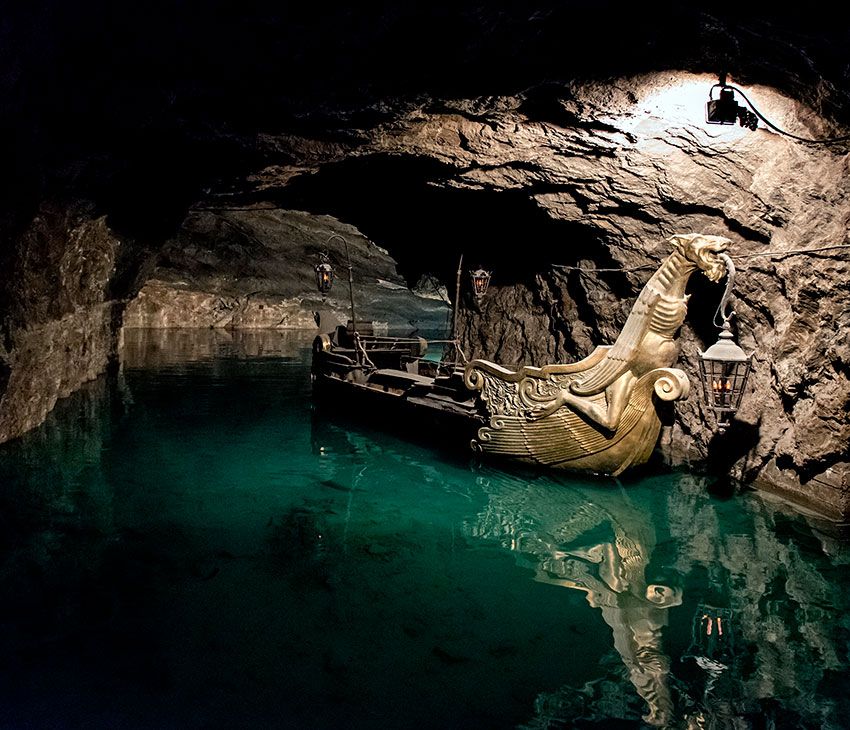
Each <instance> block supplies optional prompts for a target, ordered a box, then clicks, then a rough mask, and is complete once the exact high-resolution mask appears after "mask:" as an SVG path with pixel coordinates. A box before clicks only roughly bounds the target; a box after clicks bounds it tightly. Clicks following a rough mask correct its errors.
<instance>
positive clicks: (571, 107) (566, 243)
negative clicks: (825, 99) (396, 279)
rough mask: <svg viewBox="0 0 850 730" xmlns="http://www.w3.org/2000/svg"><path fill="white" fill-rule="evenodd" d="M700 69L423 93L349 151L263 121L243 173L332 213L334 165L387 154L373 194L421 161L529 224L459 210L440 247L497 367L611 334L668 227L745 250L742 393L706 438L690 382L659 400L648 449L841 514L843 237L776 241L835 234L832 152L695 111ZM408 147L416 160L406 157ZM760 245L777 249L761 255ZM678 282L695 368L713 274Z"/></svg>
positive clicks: (848, 309)
mask: <svg viewBox="0 0 850 730" xmlns="http://www.w3.org/2000/svg"><path fill="white" fill-rule="evenodd" d="M710 84H711V79H710V78H709V77H694V76H688V75H679V74H664V75H651V76H646V77H641V78H637V79H627V80H620V81H617V82H615V83H613V84H610V85H599V84H596V85H586V86H577V85H574V86H568V87H563V88H552V87H549V88H547V89H545V90H544V91H540V90H536V91H532V92H528V93H527V94H525V95H520V96H516V97H509V98H498V99H492V98H488V99H482V100H466V101H455V102H451V103H447V102H445V101H443V102H440V103H439V104H437V103H436V102H432V103H431V104H430V105H428V104H426V105H424V106H423V107H421V108H418V109H416V110H414V111H406V112H403V113H400V114H399V116H398V118H396V119H394V120H393V121H392V122H391V123H387V124H386V125H383V126H379V127H378V128H376V129H374V130H372V131H371V132H370V133H369V135H368V136H366V137H365V139H364V137H361V138H360V139H359V140H358V144H357V145H356V146H352V147H351V148H350V149H346V148H345V146H344V145H339V144H337V145H334V146H333V147H332V148H330V147H328V146H327V145H325V144H324V143H321V142H318V141H314V140H310V139H306V138H304V137H297V138H293V137H285V138H282V137H268V138H266V139H265V140H264V144H265V145H267V146H268V147H269V148H275V149H278V150H280V149H285V150H286V151H287V153H288V154H289V155H291V156H292V157H293V158H294V159H295V160H296V163H295V164H293V165H292V166H289V167H286V168H285V169H282V168H280V167H274V168H267V169H266V170H264V171H262V172H260V173H258V174H257V175H256V176H255V180H256V181H257V185H258V187H260V188H261V189H262V190H263V191H264V193H267V192H268V191H269V190H270V189H275V190H277V191H278V192H279V193H281V194H283V195H284V196H285V195H286V194H287V190H291V191H294V192H293V193H292V194H293V197H294V198H295V199H298V200H303V199H304V198H305V197H306V198H307V199H308V200H311V201H313V202H314V203H315V204H318V202H317V201H319V200H320V199H321V200H322V203H323V205H324V206H325V209H327V210H331V211H339V210H343V209H345V201H344V200H342V199H341V198H340V179H339V178H340V175H343V179H345V177H344V175H355V174H356V173H352V172H345V173H343V172H342V171H344V170H346V166H349V167H352V166H353V167H354V168H355V170H358V171H366V170H368V160H369V159H370V156H373V157H374V158H375V159H381V156H382V155H389V154H392V155H394V156H400V158H399V159H398V161H397V162H396V163H395V167H393V164H392V163H386V162H384V163H381V164H382V168H381V170H382V174H381V176H380V179H376V180H374V181H373V183H372V184H373V185H374V188H373V190H372V195H371V197H374V198H377V199H381V198H382V193H383V192H384V191H385V188H384V186H383V182H382V180H383V179H384V178H391V179H400V178H405V176H406V175H409V173H406V172H405V166H407V167H413V166H414V164H416V165H420V169H428V170H429V173H430V178H429V180H428V182H429V184H430V185H431V186H439V187H442V188H444V189H445V191H446V198H445V200H449V199H450V197H451V196H456V198H457V199H458V200H462V199H463V196H464V194H466V195H467V196H468V198H469V199H470V200H471V201H474V200H476V199H478V198H480V197H481V196H489V200H490V201H491V203H490V204H491V206H492V212H493V215H494V217H498V216H499V215H501V213H500V212H499V207H500V205H503V206H505V207H507V208H510V207H511V206H513V209H514V210H515V212H516V214H517V215H518V216H525V218H524V220H525V221H527V225H528V228H529V230H532V229H533V230H534V234H532V235H531V236H530V237H529V239H523V238H522V227H523V224H522V222H520V223H519V224H516V223H515V224H514V230H513V232H512V233H513V234H515V236H514V237H510V236H500V234H499V231H498V230H497V229H496V228H492V227H488V224H487V222H486V221H484V220H482V219H480V218H479V219H476V225H479V226H480V227H481V229H482V230H483V231H485V233H484V234H483V235H482V236H481V237H480V239H481V240H483V242H484V243H483V244H482V243H481V240H479V241H475V240H473V239H472V237H468V238H467V237H465V238H464V240H463V241H462V242H461V243H460V245H459V246H458V249H457V250H460V249H461V248H463V246H467V247H473V248H474V250H475V251H476V253H477V254H478V255H479V256H480V257H481V258H482V260H483V261H484V262H485V263H487V265H488V266H492V267H493V268H494V269H495V273H494V277H493V281H492V284H491V289H490V293H489V294H488V296H487V297H486V298H485V300H484V301H483V302H482V303H481V304H480V305H478V306H474V305H472V304H471V302H467V306H465V308H464V310H463V314H462V317H461V326H462V337H463V339H464V341H465V343H466V345H467V347H468V350H469V353H470V354H471V355H472V356H478V357H486V358H488V359H492V360H496V361H498V362H500V363H502V364H504V365H506V366H508V367H514V366H516V365H519V364H534V365H542V364H544V363H547V362H557V361H571V360H575V359H578V358H580V357H583V356H586V355H587V354H588V353H589V352H590V350H591V349H592V348H593V347H594V346H595V345H598V344H608V343H611V342H613V340H614V339H615V338H616V335H617V332H618V331H619V330H620V328H621V327H622V325H623V322H624V320H625V317H626V315H627V313H628V311H629V309H630V307H631V305H632V302H633V300H634V297H635V296H636V295H637V292H638V291H639V289H640V287H641V286H642V284H643V283H644V282H645V280H646V278H647V277H648V276H649V274H650V273H651V271H652V269H653V268H654V267H655V264H656V263H657V261H658V259H659V257H660V256H662V255H663V253H664V251H665V246H666V243H665V239H666V238H667V237H668V236H669V235H671V234H672V233H674V232H678V231H699V232H704V233H712V234H718V235H723V236H727V237H729V238H730V239H732V241H733V244H732V252H733V254H734V255H738V256H742V257H747V258H740V259H738V264H739V268H740V275H739V277H738V287H737V291H736V294H735V299H734V308H735V310H736V322H737V326H738V333H739V340H740V342H741V344H742V346H743V347H744V348H745V349H746V350H747V351H755V358H754V372H753V374H752V376H751V385H750V389H751V392H750V393H749V394H748V395H747V397H746V398H745V400H744V405H743V407H742V410H741V412H740V414H739V418H738V421H737V423H736V424H735V425H734V426H733V428H732V430H731V431H730V434H729V435H728V437H727V438H725V439H720V438H718V439H714V432H713V430H712V429H711V428H710V427H709V426H708V425H706V421H705V416H704V411H703V409H702V407H701V404H700V402H699V397H698V393H697V394H695V397H692V398H691V399H690V400H689V401H687V402H685V403H682V404H679V405H678V406H677V408H676V416H675V420H674V421H672V425H671V426H670V427H669V428H668V429H667V430H666V433H664V434H663V435H662V442H661V443H662V451H663V452H664V453H665V454H666V456H667V457H668V458H669V459H670V460H671V461H673V462H682V461H687V460H692V459H696V460H699V459H703V458H705V457H706V456H708V457H710V458H709V461H710V463H711V464H712V465H713V466H714V467H716V468H718V469H719V470H720V471H726V470H728V469H731V470H732V472H733V473H734V474H736V475H738V476H741V477H742V478H744V479H745V480H746V481H756V482H757V483H758V482H761V483H764V484H769V485H773V486H776V487H779V488H782V489H784V490H786V491H790V492H792V493H794V494H795V496H796V497H797V498H798V499H802V500H804V501H808V502H809V503H810V504H813V505H816V506H818V507H819V508H820V509H826V510H828V511H831V512H833V513H837V512H844V513H846V512H847V510H848V508H850V503H848V501H847V497H846V496H845V494H844V491H843V488H844V487H846V484H847V479H848V464H847V444H848V441H850V421H848V419H847V418H846V413H847V410H848V407H850V380H848V374H850V370H848V363H850V342H848V334H847V333H848V331H850V291H848V289H847V287H846V286H845V282H846V281H847V279H848V276H850V264H848V258H847V255H846V250H843V249H832V250H825V251H819V252H817V253H815V254H813V255H810V256H800V255H796V254H789V255H782V252H787V251H793V250H797V249H806V248H818V247H821V246H828V245H836V244H838V245H841V244H844V243H845V242H846V231H847V227H848V222H850V184H849V183H848V176H847V174H846V165H847V162H846V158H845V157H844V156H843V155H841V154H839V153H837V152H835V151H832V150H829V149H823V148H812V147H805V146H802V145H799V144H796V143H794V142H791V141H789V140H787V139H786V138H783V137H780V136H778V135H776V134H773V133H770V132H767V131H764V130H762V131H759V132H756V133H752V132H748V131H747V132H745V131H743V130H740V129H738V128H734V129H731V130H730V129H728V128H720V129H718V128H716V127H705V126H704V125H702V124H701V122H700V117H701V114H702V113H703V112H702V109H703V106H702V104H703V101H702V99H703V93H704V92H706V90H707V89H708V87H709V86H710ZM700 91H701V92H703V93H697V92H700ZM752 93H753V96H757V97H758V98H759V101H760V104H761V107H762V108H763V110H764V111H765V112H766V113H768V114H770V115H771V116H772V117H773V118H774V119H777V120H778V121H779V120H781V123H782V124H783V126H785V127H786V128H790V129H791V130H792V131H795V132H797V133H800V134H808V135H810V136H811V135H817V134H821V133H823V130H822V129H821V126H820V125H821V124H822V123H819V122H818V121H817V120H816V119H813V118H812V117H811V113H810V112H808V111H807V110H805V109H803V108H801V107H799V106H798V105H797V104H795V103H794V102H792V101H790V100H788V99H787V98H784V97H782V96H780V95H779V94H777V93H776V92H773V91H771V90H769V89H756V90H754V91H753V92H752ZM807 129H808V130H809V131H807ZM355 154H356V156H357V157H356V159H352V156H353V155H355ZM423 161H429V162H431V163H433V164H434V166H433V167H430V168H428V167H421V166H422V163H423ZM308 171H309V173H310V174H309V175H305V173H306V172H308ZM393 171H394V172H395V174H393ZM299 176H300V177H299ZM323 177H324V178H325V179H326V180H327V182H326V184H323ZM276 180H278V181H280V182H279V183H276ZM410 189H411V191H413V190H415V186H413V185H411V188H410ZM368 197H369V196H368V195H367V196H364V200H365V199H366V198H368ZM410 197H415V196H413V195H412V194H411V195H410ZM518 199H519V200H525V201H527V202H528V203H530V207H526V208H523V207H522V206H521V205H519V204H517V203H516V201H517V200H518ZM512 201H513V202H512ZM447 207H448V206H447ZM410 211H411V212H415V211H416V207H415V206H410ZM379 213H380V211H378V210H372V211H370V210H369V209H368V203H365V202H364V203H363V205H362V207H361V209H359V211H358V213H357V215H358V216H359V218H360V220H361V221H363V223H362V224H361V227H362V228H363V230H364V231H365V232H367V234H368V233H370V232H371V231H373V230H374V231H380V232H381V233H383V234H384V237H385V238H384V237H382V239H379V240H383V241H385V245H387V246H388V247H389V248H390V250H391V252H392V253H394V254H395V255H397V256H399V257H400V258H403V256H404V253H403V252H404V250H405V246H406V241H402V240H398V241H394V240H393V236H392V233H391V231H389V230H388V227H387V225H386V222H385V221H382V220H381V218H380V215H379ZM420 213H421V215H422V216H425V215H426V212H425V211H420ZM540 216H542V217H543V218H545V219H546V220H548V221H549V224H550V226H549V228H548V229H546V226H545V225H544V224H542V223H541V222H540V219H539V218H540ZM447 225H448V228H449V229H451V227H452V225H453V224H447ZM460 225H462V224H460ZM542 230H545V233H544V234H542V237H538V236H537V234H538V233H540V231H542ZM448 235H452V234H451V233H449V234H448ZM396 246H397V247H398V248H395V247H396ZM457 250H456V252H457ZM468 250H469V248H467V252H468ZM767 251H771V252H779V255H771V256H763V255H761V254H762V253H764V252H767ZM448 253H449V252H448V251H445V252H444V255H445V256H446V257H448ZM420 263H421V262H420ZM553 264H563V265H566V266H567V267H569V266H580V267H581V268H588V269H594V268H597V267H605V268H624V269H635V268H637V270H632V271H629V272H625V273H617V272H602V273H593V272H582V271H575V270H571V269H569V268H565V267H563V266H557V265H556V266H553ZM440 265H442V266H443V268H444V270H446V271H447V270H449V265H448V263H447V262H438V263H437V264H436V266H440ZM640 267H647V268H646V269H643V268H640ZM692 290H693V296H692V299H691V302H690V305H689V316H688V320H687V321H686V323H685V326H684V330H683V351H682V357H681V359H680V363H679V365H680V366H681V367H682V368H684V369H685V370H686V371H687V372H688V373H689V374H690V376H691V379H692V381H693V382H694V383H695V384H696V383H697V382H698V373H697V353H698V350H699V349H705V347H706V346H707V345H709V344H711V343H712V342H713V341H714V339H715V338H716V334H717V330H716V328H715V327H714V326H713V325H712V324H711V318H712V315H713V313H714V310H715V308H716V306H717V303H718V301H719V297H720V294H721V290H720V287H716V286H711V285H706V284H704V283H703V282H699V284H698V285H697V286H696V287H692ZM696 390H697V389H696V388H695V391H696Z"/></svg>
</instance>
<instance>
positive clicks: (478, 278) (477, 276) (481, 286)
mask: <svg viewBox="0 0 850 730" xmlns="http://www.w3.org/2000/svg"><path fill="white" fill-rule="evenodd" d="M492 273H493V272H492V271H485V270H484V269H481V268H478V269H475V271H470V272H469V276H470V278H471V279H472V293H473V294H474V295H475V298H476V299H478V300H479V301H480V300H481V298H482V297H483V296H484V295H485V294H486V293H487V287H488V286H490V276H491V275H492Z"/></svg>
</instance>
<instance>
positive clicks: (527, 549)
mask: <svg viewBox="0 0 850 730" xmlns="http://www.w3.org/2000/svg"><path fill="white" fill-rule="evenodd" d="M480 482H481V483H482V485H483V486H484V489H485V491H486V492H487V493H488V494H489V499H488V504H487V509H486V510H485V511H484V512H482V513H481V514H479V515H478V519H477V520H475V521H472V522H469V523H467V524H466V525H465V530H464V531H465V533H466V534H467V535H468V536H470V537H473V538H480V539H485V540H486V539H490V540H498V541H499V542H500V543H501V544H502V545H503V546H504V547H506V548H509V549H510V550H512V551H515V552H517V553H519V554H520V555H522V556H523V559H524V560H525V561H527V562H528V564H529V565H530V567H532V568H533V569H534V572H535V580H537V581H539V582H543V583H548V584H551V585H557V586H563V587H565V588H572V589H575V590H579V591H582V592H583V593H584V594H585V598H586V600H587V603H588V604H589V605H590V606H591V607H592V608H594V609H598V610H599V612H600V613H601V615H602V618H603V619H604V621H605V623H606V624H607V625H608V626H609V627H610V628H611V631H612V635H613V640H614V648H615V649H616V651H617V653H618V654H619V656H620V658H621V660H622V662H623V664H624V665H625V667H626V669H627V672H628V678H629V681H630V682H631V683H632V685H633V686H634V688H635V690H636V691H637V693H638V695H640V697H641V698H643V700H644V701H645V702H646V705H647V707H648V712H647V713H646V714H644V716H643V720H644V721H645V722H647V723H649V724H650V725H656V726H665V725H667V724H668V723H669V722H670V721H671V719H672V716H673V702H672V699H671V696H670V689H669V686H668V675H669V672H670V660H669V658H668V657H667V655H666V654H665V653H664V650H663V647H662V628H663V627H664V626H666V625H667V612H668V610H669V609H670V608H671V607H673V606H679V605H681V603H682V590H681V588H680V587H678V586H673V585H669V584H666V583H662V582H658V581H651V582H650V581H648V580H647V576H646V572H647V568H648V567H649V564H650V561H651V558H652V551H653V549H654V547H655V529H654V525H653V524H652V521H651V515H650V514H649V513H648V512H646V511H644V510H641V509H640V508H638V507H636V506H635V505H634V504H633V503H632V501H631V500H630V499H629V497H628V495H627V494H626V493H625V491H624V490H623V489H622V488H621V487H618V486H617V485H616V484H614V483H613V482H612V483H611V485H610V486H608V490H609V491H604V489H605V488H604V487H603V488H602V489H600V488H598V487H597V488H595V489H591V488H587V489H582V488H581V487H578V486H574V487H563V486H560V485H554V486H553V485H545V486H542V487H541V486H536V485H534V484H529V483H528V482H526V481H523V480H521V479H512V478H511V477H509V476H506V475H500V476H498V477H495V476H491V477H482V478H481V479H480Z"/></svg>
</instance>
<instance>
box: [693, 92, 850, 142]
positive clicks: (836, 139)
mask: <svg viewBox="0 0 850 730" xmlns="http://www.w3.org/2000/svg"><path fill="white" fill-rule="evenodd" d="M717 88H720V89H731V90H732V91H737V92H738V93H739V94H740V95H741V97H742V98H743V99H744V101H745V102H747V104H749V107H750V109H752V110H753V113H754V114H755V115H756V116H757V117H758V118H759V119H761V120H762V121H763V122H764V123H765V124H766V125H767V126H768V127H770V128H771V129H772V130H773V131H774V132H777V133H779V134H784V135H785V136H786V137H790V138H791V139H796V140H797V141H798V142H804V143H805V144H838V143H840V142H848V141H850V134H845V135H844V136H842V137H828V138H826V139H808V138H807V137H800V136H799V135H796V134H793V133H791V132H786V131H785V130H784V129H780V128H779V127H777V126H776V125H775V124H774V123H773V122H771V121H770V120H769V119H768V118H767V117H766V116H765V115H764V114H762V113H761V112H760V111H759V110H758V107H756V105H755V104H753V102H751V101H750V99H749V97H748V96H747V95H746V94H745V93H744V92H743V91H741V89H739V88H738V87H737V86H732V85H731V84H715V85H714V86H712V87H711V90H710V91H709V98H710V97H711V91H714V89H717Z"/></svg>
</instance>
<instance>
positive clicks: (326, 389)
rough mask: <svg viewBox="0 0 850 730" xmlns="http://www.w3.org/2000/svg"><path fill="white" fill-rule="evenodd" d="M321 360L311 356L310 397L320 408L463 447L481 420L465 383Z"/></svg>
mask: <svg viewBox="0 0 850 730" xmlns="http://www.w3.org/2000/svg"><path fill="white" fill-rule="evenodd" d="M322 360H323V358H322V356H321V355H320V354H319V355H314V362H313V396H314V400H315V402H316V403H317V405H318V407H319V408H320V410H327V411H330V412H332V413H334V414H339V413H342V414H345V416H346V417H347V418H350V419H352V420H356V421H358V422H362V423H367V424H369V425H370V426H374V427H378V428H381V429H385V430H388V431H391V432H392V433H394V434H402V435H410V436H414V437H416V438H417V439H424V440H426V441H429V442H431V443H436V444H438V445H441V446H447V447H451V448H453V449H455V450H463V451H468V450H470V449H471V446H470V445H471V443H472V440H473V438H474V437H475V435H476V433H477V432H478V429H479V428H481V427H482V426H483V425H484V424H485V419H484V417H483V415H482V414H480V413H479V411H478V407H477V405H476V400H475V398H474V396H473V394H472V393H471V392H470V391H468V390H466V388H465V387H461V388H456V387H448V386H440V385H439V384H436V385H435V384H434V383H433V381H432V382H431V383H428V382H427V380H428V379H426V378H416V379H414V378H412V377H411V376H410V375H409V374H408V373H405V372H404V371H397V374H396V373H395V372H391V371H387V370H382V371H379V373H378V374H377V375H372V376H369V375H368V374H367V375H366V376H365V377H363V376H362V374H361V373H354V372H350V373H345V372H344V371H343V372H341V371H340V368H339V367H338V364H337V363H333V367H332V368H330V369H326V368H324V367H323V364H324V363H323V362H322ZM358 381H359V382H358Z"/></svg>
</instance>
